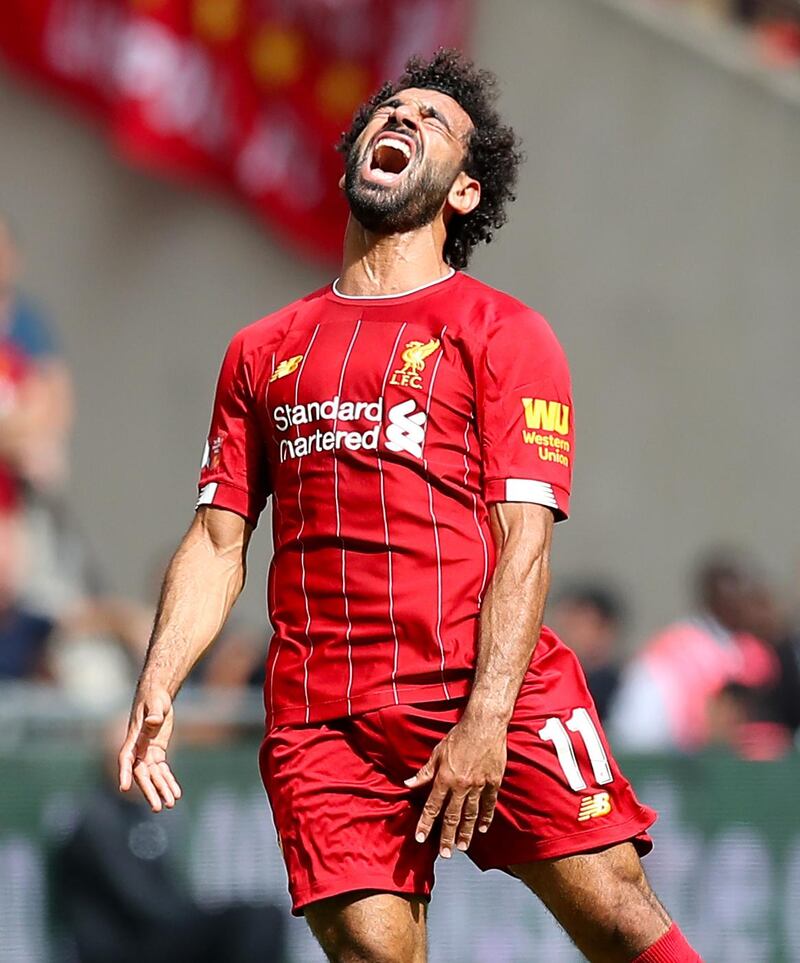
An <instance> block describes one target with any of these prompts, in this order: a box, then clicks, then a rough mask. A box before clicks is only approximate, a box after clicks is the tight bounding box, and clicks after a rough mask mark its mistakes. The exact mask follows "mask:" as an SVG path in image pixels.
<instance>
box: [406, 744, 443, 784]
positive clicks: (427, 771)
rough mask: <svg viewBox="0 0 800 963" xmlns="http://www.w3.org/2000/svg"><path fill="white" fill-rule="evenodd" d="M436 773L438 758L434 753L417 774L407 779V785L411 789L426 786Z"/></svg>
mask: <svg viewBox="0 0 800 963" xmlns="http://www.w3.org/2000/svg"><path fill="white" fill-rule="evenodd" d="M435 773H436V758H435V753H434V754H433V755H432V756H431V757H430V759H429V760H428V761H427V762H426V763H425V765H424V766H423V767H422V769H420V770H419V772H418V773H417V774H416V775H414V776H411V778H410V779H406V780H405V785H406V786H408V788H409V789H416V788H417V787H419V786H424V785H426V784H427V783H429V782H430V781H431V780H432V779H433V777H434V774H435Z"/></svg>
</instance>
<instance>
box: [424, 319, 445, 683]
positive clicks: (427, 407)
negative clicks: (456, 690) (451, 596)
mask: <svg viewBox="0 0 800 963" xmlns="http://www.w3.org/2000/svg"><path fill="white" fill-rule="evenodd" d="M445 331H447V325H445V326H444V327H443V328H442V330H441V333H440V335H439V344H441V345H442V350H441V351H440V352H439V356H438V357H437V359H436V364H435V365H434V368H433V371H432V372H431V382H430V384H429V385H428V400H427V403H426V405H425V425H426V426H427V425H428V418H429V417H430V413H431V401H432V400H433V385H434V382H435V381H436V375H437V373H438V371H439V365H440V364H441V363H442V358H443V357H444V334H445ZM427 439H428V433H427V432H426V434H425V441H424V442H423V446H424V445H425V444H426V443H427ZM422 467H423V468H424V469H425V476H426V482H425V484H426V485H427V486H428V510H429V511H430V514H431V522H432V523H433V541H434V544H435V545H436V599H437V608H436V641H437V642H438V643H439V652H440V653H441V656H442V661H441V672H442V688H443V689H444V697H445V699H449V698H450V692H449V690H448V688H447V683H446V682H445V681H444V673H445V657H444V642H442V550H441V546H440V545H439V525H438V523H437V521H436V512H435V511H434V509H433V486H432V485H431V483H430V475H429V472H428V459H427V458H425V449H424V447H423V456H422Z"/></svg>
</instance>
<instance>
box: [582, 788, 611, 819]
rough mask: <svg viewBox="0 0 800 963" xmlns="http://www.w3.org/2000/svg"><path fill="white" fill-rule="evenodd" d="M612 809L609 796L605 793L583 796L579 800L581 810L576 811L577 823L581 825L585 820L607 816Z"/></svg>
mask: <svg viewBox="0 0 800 963" xmlns="http://www.w3.org/2000/svg"><path fill="white" fill-rule="evenodd" d="M612 808H613V807H612V805H611V796H609V794H608V793H607V792H598V793H595V794H594V796H584V797H583V799H582V800H581V808H580V809H579V810H578V822H579V823H583V822H586V820H587V819H597V818H598V816H607V815H608V814H609V813H610V812H611V810H612Z"/></svg>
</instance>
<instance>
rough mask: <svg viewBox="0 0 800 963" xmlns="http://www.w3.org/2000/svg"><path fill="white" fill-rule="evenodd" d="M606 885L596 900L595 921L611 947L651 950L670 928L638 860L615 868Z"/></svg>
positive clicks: (665, 914) (664, 911) (664, 912)
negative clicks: (650, 947) (651, 946)
mask: <svg viewBox="0 0 800 963" xmlns="http://www.w3.org/2000/svg"><path fill="white" fill-rule="evenodd" d="M605 883H606V885H604V886H601V887H598V890H597V894H596V897H595V920H596V923H597V924H598V925H599V926H600V928H601V929H602V930H603V931H604V933H605V935H606V939H607V940H608V943H609V945H610V946H615V947H618V948H622V947H626V948H630V947H646V946H649V945H650V943H651V942H653V941H654V940H655V939H657V938H658V936H660V935H661V933H662V932H663V931H664V929H665V927H667V926H669V924H670V918H669V916H668V914H667V912H666V910H665V909H664V907H663V906H662V905H661V903H660V902H659V901H658V898H657V897H656V895H655V893H654V892H653V890H652V889H651V887H650V884H649V882H648V881H647V877H646V876H645V874H644V870H643V869H642V865H641V863H640V862H639V860H638V858H637V859H633V860H626V861H625V863H624V864H621V865H617V866H615V867H614V868H613V870H612V871H611V872H610V873H609V874H608V876H607V878H606V880H605Z"/></svg>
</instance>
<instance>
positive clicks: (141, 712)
mask: <svg viewBox="0 0 800 963" xmlns="http://www.w3.org/2000/svg"><path fill="white" fill-rule="evenodd" d="M173 724H174V714H173V709H172V699H171V698H170V695H169V693H168V692H167V690H166V689H163V688H148V689H146V690H143V689H140V690H139V691H137V693H136V696H135V698H134V700H133V708H132V709H131V718H130V722H129V723H128V735H127V737H126V739H125V742H124V743H123V746H122V749H120V753H119V788H120V790H121V791H122V792H127V791H128V790H129V789H130V788H131V785H132V782H133V780H135V781H136V785H137V786H138V787H139V789H140V790H141V792H142V795H143V796H144V798H145V799H146V800H147V802H148V803H149V804H150V808H151V809H152V810H153V812H154V813H158V812H161V809H162V808H163V807H164V806H166V807H167V809H172V807H173V806H174V805H175V803H176V802H177V800H178V799H180V798H181V794H182V793H181V787H180V785H179V784H178V780H177V779H176V778H175V776H174V775H173V774H172V770H171V769H170V767H169V764H168V763H167V746H168V744H169V739H170V736H171V735H172V727H173Z"/></svg>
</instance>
